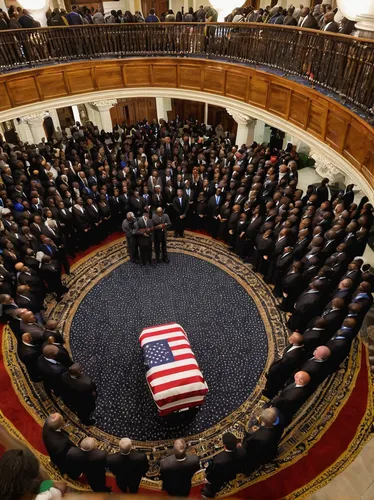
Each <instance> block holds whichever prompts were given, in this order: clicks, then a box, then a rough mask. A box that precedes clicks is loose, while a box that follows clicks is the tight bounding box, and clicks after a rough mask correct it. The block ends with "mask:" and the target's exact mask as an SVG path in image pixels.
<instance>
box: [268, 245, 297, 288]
mask: <svg viewBox="0 0 374 500" xmlns="http://www.w3.org/2000/svg"><path fill="white" fill-rule="evenodd" d="M292 259H293V257H292V247H285V248H284V250H283V252H282V254H281V255H279V257H278V259H277V262H276V265H275V270H274V290H273V293H274V295H275V296H276V297H281V296H282V283H283V276H284V275H285V274H286V272H287V271H288V269H289V267H290V265H291V264H292Z"/></svg>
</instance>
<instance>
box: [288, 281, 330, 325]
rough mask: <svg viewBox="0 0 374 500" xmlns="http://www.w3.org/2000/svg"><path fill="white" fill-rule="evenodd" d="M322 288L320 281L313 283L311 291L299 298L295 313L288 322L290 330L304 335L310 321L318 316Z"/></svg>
mask: <svg viewBox="0 0 374 500" xmlns="http://www.w3.org/2000/svg"><path fill="white" fill-rule="evenodd" d="M321 288H322V286H321V284H320V282H319V280H316V281H313V282H312V283H311V284H310V287H309V289H308V290H306V291H305V292H303V293H302V294H301V295H300V296H299V298H298V300H297V301H296V303H295V309H294V312H293V314H292V316H291V318H290V319H289V321H288V326H289V328H290V330H292V331H298V332H300V333H303V332H304V330H305V328H306V325H307V324H308V323H309V321H310V320H311V319H312V318H314V316H316V315H317V314H318V311H319V306H320V302H321Z"/></svg>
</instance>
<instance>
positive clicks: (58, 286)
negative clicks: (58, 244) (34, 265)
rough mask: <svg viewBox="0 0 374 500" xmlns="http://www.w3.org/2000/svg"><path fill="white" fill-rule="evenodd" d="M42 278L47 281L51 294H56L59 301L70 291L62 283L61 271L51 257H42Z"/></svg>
mask: <svg viewBox="0 0 374 500" xmlns="http://www.w3.org/2000/svg"><path fill="white" fill-rule="evenodd" d="M40 276H41V277H42V278H43V279H44V280H45V282H46V283H47V287H48V292H49V293H55V294H56V296H57V300H61V297H62V296H63V295H64V293H66V292H67V291H68V288H67V287H66V286H65V285H63V283H62V281H61V270H60V268H59V266H58V264H57V263H56V262H53V261H52V259H51V257H50V256H49V255H44V256H43V257H42V265H41V268H40Z"/></svg>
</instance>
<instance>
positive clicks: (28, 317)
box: [20, 311, 36, 323]
mask: <svg viewBox="0 0 374 500" xmlns="http://www.w3.org/2000/svg"><path fill="white" fill-rule="evenodd" d="M20 316H21V319H22V321H23V322H24V323H35V321H36V318H35V316H34V313H32V312H31V311H24V312H23V313H22V314H21V315H20Z"/></svg>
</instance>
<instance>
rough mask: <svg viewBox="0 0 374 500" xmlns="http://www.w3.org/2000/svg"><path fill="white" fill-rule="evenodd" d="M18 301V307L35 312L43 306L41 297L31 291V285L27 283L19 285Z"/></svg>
mask: <svg viewBox="0 0 374 500" xmlns="http://www.w3.org/2000/svg"><path fill="white" fill-rule="evenodd" d="M16 303H17V305H18V307H21V308H22V309H28V310H29V311H32V312H33V313H34V314H36V313H38V312H39V311H40V309H42V306H43V304H42V302H41V301H40V300H39V298H38V297H37V296H36V295H35V294H32V293H31V292H30V287H28V286H27V285H19V286H18V287H17V293H16Z"/></svg>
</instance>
